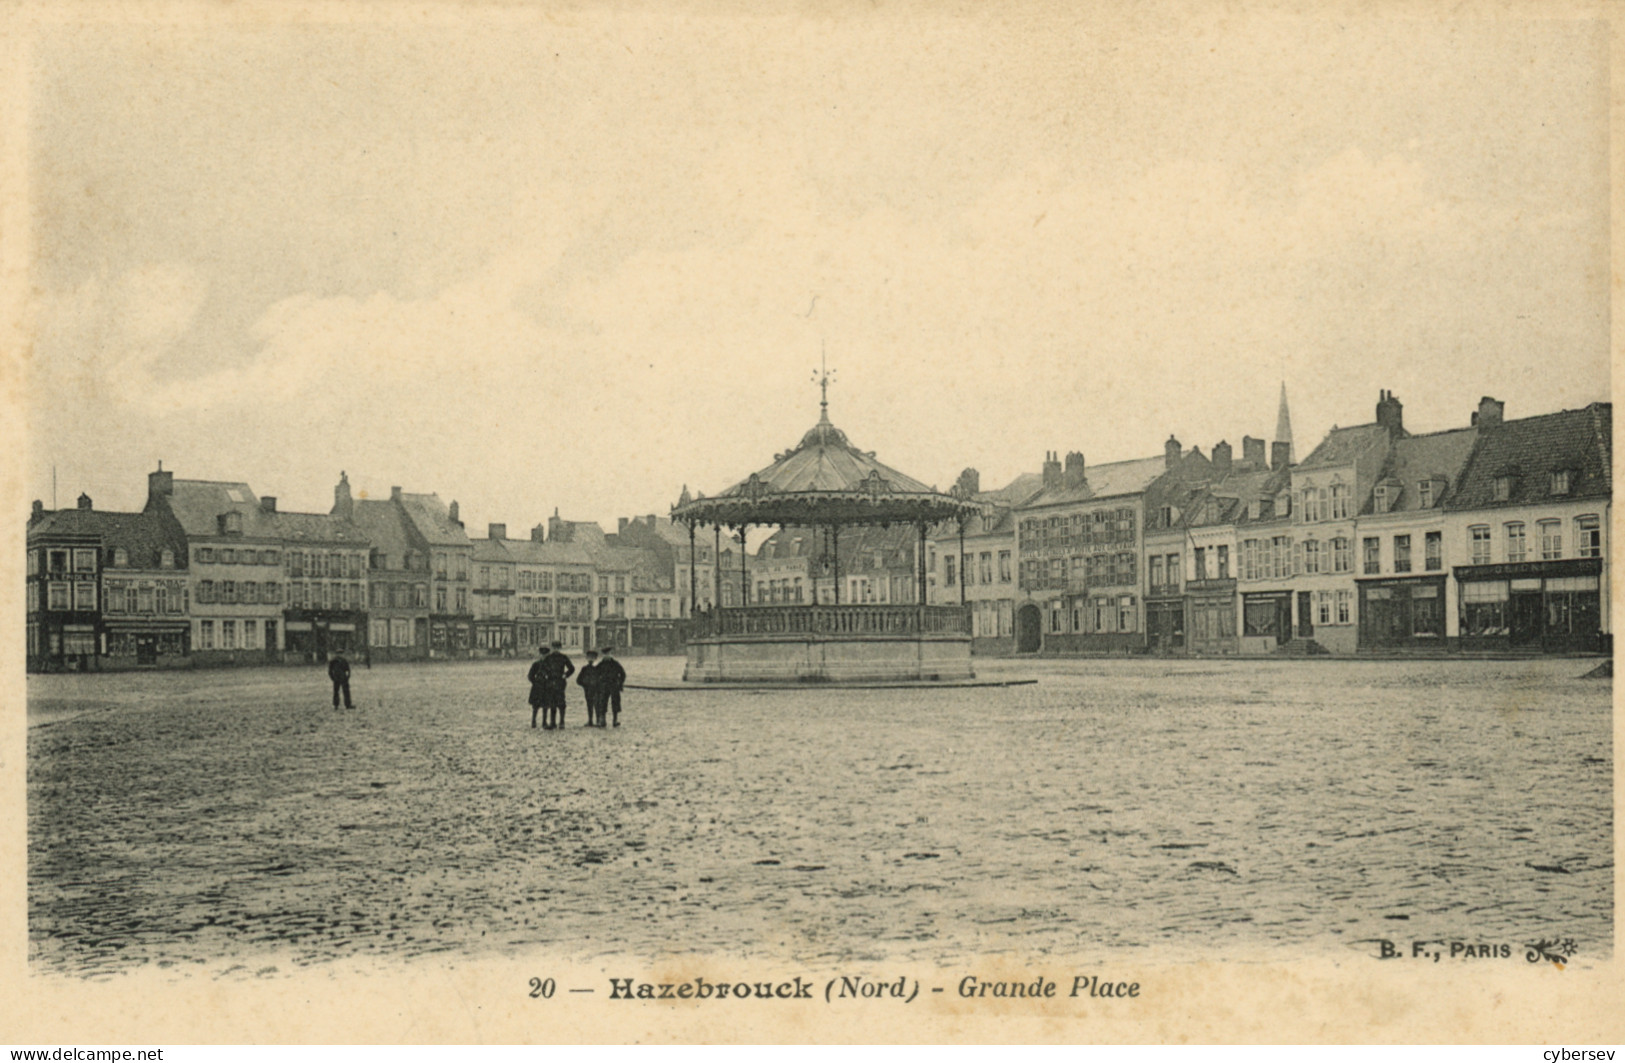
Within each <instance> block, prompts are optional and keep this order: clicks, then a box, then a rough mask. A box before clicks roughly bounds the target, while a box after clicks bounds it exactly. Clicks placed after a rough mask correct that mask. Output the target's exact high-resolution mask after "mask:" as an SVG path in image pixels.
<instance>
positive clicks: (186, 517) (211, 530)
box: [163, 480, 277, 539]
mask: <svg viewBox="0 0 1625 1063" xmlns="http://www.w3.org/2000/svg"><path fill="white" fill-rule="evenodd" d="M163 497H164V498H165V499H166V501H167V504H168V506H169V511H170V512H171V513H173V514H174V515H175V519H176V520H178V521H179V522H180V525H181V528H182V530H184V531H185V532H186V534H187V535H188V536H218V535H220V516H221V514H224V513H228V512H236V513H240V514H242V525H243V537H244V538H245V539H270V538H275V537H276V535H277V530H276V526H275V524H274V523H273V521H272V519H271V517H270V515H269V514H267V513H265V512H263V511H262V510H261V509H260V500H259V499H258V498H256V497H254V492H253V490H252V489H251V488H250V487H249V486H248V485H247V484H245V483H236V482H232V481H226V480H176V481H174V489H173V490H172V491H171V492H170V493H169V494H168V495H166V496H163Z"/></svg>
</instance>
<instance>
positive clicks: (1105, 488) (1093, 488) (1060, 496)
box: [1023, 454, 1168, 507]
mask: <svg viewBox="0 0 1625 1063" xmlns="http://www.w3.org/2000/svg"><path fill="white" fill-rule="evenodd" d="M1167 471H1168V461H1167V459H1166V458H1165V457H1163V456H1162V455H1160V454H1159V455H1158V456H1157V457H1154V458H1134V459H1131V460H1129V461H1108V462H1105V463H1103V464H1100V465H1090V466H1087V467H1085V469H1084V476H1085V482H1084V485H1083V486H1082V487H1053V488H1049V489H1047V490H1044V491H1040V492H1039V493H1038V494H1037V495H1035V496H1034V497H1032V498H1030V499H1028V500H1027V502H1025V503H1024V504H1023V505H1024V507H1025V506H1054V505H1062V504H1064V503H1067V502H1088V501H1090V500H1092V499H1096V498H1115V497H1118V496H1122V495H1137V494H1139V493H1141V492H1142V491H1144V490H1145V489H1146V488H1147V487H1149V486H1150V485H1151V483H1152V482H1153V481H1155V480H1156V478H1157V477H1159V476H1161V475H1162V474H1163V473H1164V472H1167Z"/></svg>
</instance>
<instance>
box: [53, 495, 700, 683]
mask: <svg viewBox="0 0 1625 1063" xmlns="http://www.w3.org/2000/svg"><path fill="white" fill-rule="evenodd" d="M147 487H148V490H147V502H146V505H145V506H144V507H143V509H142V510H141V511H140V512H136V513H122V512H109V511H106V510H98V509H96V508H95V507H94V505H93V503H92V500H91V499H90V498H89V497H88V496H86V495H81V496H80V497H79V500H78V504H77V505H76V506H75V508H73V509H64V510H55V511H50V510H46V509H45V508H44V507H43V505H42V504H41V503H39V502H36V503H34V511H33V513H32V515H31V517H30V519H29V527H28V567H27V609H28V621H27V654H28V664H29V667H30V668H31V669H34V670H47V669H58V668H68V669H97V668H124V667H140V666H162V665H182V666H185V665H200V664H201V665H209V664H234V663H267V662H284V661H287V662H297V661H318V660H324V659H326V657H327V656H328V655H329V654H332V653H345V654H348V655H351V656H354V657H356V658H358V659H366V660H369V661H377V660H383V661H390V660H416V659H431V658H442V659H455V658H468V657H479V656H513V655H515V654H519V653H530V652H533V651H534V650H535V648H536V647H537V646H538V645H540V644H541V643H544V642H551V641H559V642H562V643H563V644H564V645H566V646H569V647H572V648H579V647H583V646H590V645H594V644H603V643H613V644H616V645H618V646H621V647H626V648H627V649H629V650H631V651H632V652H657V653H676V652H679V651H680V649H681V646H682V641H683V634H682V631H681V628H680V621H681V619H682V618H684V617H686V616H687V615H688V614H689V611H690V603H689V601H688V599H687V590H688V588H689V586H690V580H689V579H688V578H687V575H686V571H687V566H688V565H690V564H696V563H697V565H698V570H697V571H699V572H701V573H704V574H706V576H707V580H708V582H707V585H708V586H709V585H710V584H709V579H710V567H711V564H712V559H711V557H710V550H709V548H708V547H705V546H704V545H701V546H700V547H698V548H697V549H696V550H695V554H696V555H697V556H696V557H695V558H694V559H692V560H691V559H690V557H689V556H688V551H689V546H690V541H689V536H688V533H687V531H686V530H684V529H678V528H674V527H673V525H672V523H671V521H670V520H668V519H664V518H660V517H657V516H654V515H649V516H644V517H637V518H631V519H625V520H622V521H621V522H620V526H619V528H618V529H617V531H616V532H614V533H611V534H606V533H605V532H604V530H603V529H602V528H601V527H600V526H599V525H597V524H594V523H589V522H579V521H568V520H563V519H561V518H560V517H559V516H558V514H557V512H555V513H554V515H553V517H552V518H550V519H549V520H548V522H547V525H546V526H545V527H544V526H542V525H537V526H536V527H534V528H532V529H531V532H530V535H529V537H528V538H523V539H510V538H508V536H507V529H506V527H505V526H504V525H502V524H492V525H490V526H489V527H488V529H487V535H486V536H485V537H484V538H474V537H471V536H470V535H469V534H468V533H467V531H466V530H465V529H464V527H463V523H462V521H461V520H460V519H459V515H458V506H457V503H456V502H452V503H450V504H449V505H448V504H446V503H444V502H442V501H441V499H440V498H439V496H438V495H434V494H414V493H411V492H406V491H402V490H401V489H400V488H399V487H396V488H392V489H391V491H390V496H389V498H388V499H387V500H384V499H367V498H360V499H358V498H355V497H354V496H353V495H352V493H351V489H350V483H349V480H348V478H347V477H346V476H345V475H343V474H340V477H339V482H338V485H337V486H336V487H335V488H334V498H333V507H332V509H331V510H330V511H329V512H327V513H292V512H286V511H283V510H280V509H279V508H278V507H277V500H276V499H275V498H274V497H270V496H257V495H255V493H254V491H253V490H252V489H251V488H250V487H249V486H248V485H247V484H246V483H232V482H221V481H212V480H182V479H176V478H175V476H174V474H173V473H172V472H169V471H165V470H163V469H161V468H160V470H159V471H157V472H154V473H151V474H150V475H149V476H148V485H147ZM680 568H681V569H683V571H684V573H685V575H684V577H683V578H682V579H679V578H678V576H677V573H678V570H679V569H680Z"/></svg>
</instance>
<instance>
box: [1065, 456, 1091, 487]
mask: <svg viewBox="0 0 1625 1063" xmlns="http://www.w3.org/2000/svg"><path fill="white" fill-rule="evenodd" d="M1061 482H1062V483H1063V484H1065V485H1066V488H1067V490H1069V491H1076V490H1077V489H1078V488H1080V487H1083V486H1084V485H1085V484H1087V483H1088V482H1089V478H1088V477H1087V476H1085V475H1084V464H1083V451H1081V450H1074V451H1072V452H1070V453H1069V454H1067V456H1066V469H1065V471H1063V472H1062V473H1061Z"/></svg>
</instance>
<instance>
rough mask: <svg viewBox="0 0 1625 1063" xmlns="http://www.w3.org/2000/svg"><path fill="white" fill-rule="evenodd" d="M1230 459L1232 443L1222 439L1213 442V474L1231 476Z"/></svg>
mask: <svg viewBox="0 0 1625 1063" xmlns="http://www.w3.org/2000/svg"><path fill="white" fill-rule="evenodd" d="M1230 461H1231V453H1230V444H1229V443H1227V442H1225V441H1224V440H1222V439H1221V440H1219V441H1218V442H1217V443H1215V444H1213V474H1214V475H1215V476H1229V475H1230Z"/></svg>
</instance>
